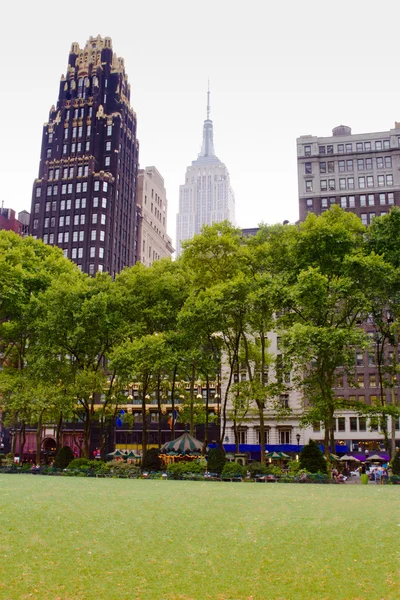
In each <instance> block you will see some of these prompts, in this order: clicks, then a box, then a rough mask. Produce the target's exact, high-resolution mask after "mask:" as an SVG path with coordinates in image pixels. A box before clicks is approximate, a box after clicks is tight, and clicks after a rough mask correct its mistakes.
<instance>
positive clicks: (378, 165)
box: [376, 156, 383, 169]
mask: <svg viewBox="0 0 400 600" xmlns="http://www.w3.org/2000/svg"><path fill="white" fill-rule="evenodd" d="M376 168H377V169H383V158H382V156H378V158H377V159H376Z"/></svg>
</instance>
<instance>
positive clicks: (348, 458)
mask: <svg viewBox="0 0 400 600" xmlns="http://www.w3.org/2000/svg"><path fill="white" fill-rule="evenodd" d="M340 460H354V461H355V462H361V461H360V460H358V458H356V457H355V456H348V455H347V454H345V455H344V456H342V458H341V459H340Z"/></svg>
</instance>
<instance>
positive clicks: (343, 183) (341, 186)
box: [339, 178, 346, 190]
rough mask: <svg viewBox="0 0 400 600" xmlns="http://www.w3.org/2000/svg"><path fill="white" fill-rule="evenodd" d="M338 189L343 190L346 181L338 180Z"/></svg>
mask: <svg viewBox="0 0 400 600" xmlns="http://www.w3.org/2000/svg"><path fill="white" fill-rule="evenodd" d="M339 189H340V190H345V189H346V180H345V179H344V178H343V179H339Z"/></svg>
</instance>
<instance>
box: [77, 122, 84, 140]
mask: <svg viewBox="0 0 400 600" xmlns="http://www.w3.org/2000/svg"><path fill="white" fill-rule="evenodd" d="M82 133H83V127H82V125H80V126H79V127H78V137H79V138H81V137H82Z"/></svg>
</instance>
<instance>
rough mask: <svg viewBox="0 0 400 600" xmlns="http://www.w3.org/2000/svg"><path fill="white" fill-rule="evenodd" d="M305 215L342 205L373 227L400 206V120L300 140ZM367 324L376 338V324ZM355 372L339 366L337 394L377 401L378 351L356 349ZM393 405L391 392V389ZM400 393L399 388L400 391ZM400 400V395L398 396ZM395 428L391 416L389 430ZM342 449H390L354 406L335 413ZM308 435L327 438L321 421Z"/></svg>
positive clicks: (375, 426) (375, 425)
mask: <svg viewBox="0 0 400 600" xmlns="http://www.w3.org/2000/svg"><path fill="white" fill-rule="evenodd" d="M297 166H298V192H299V213H300V220H301V221H303V220H304V219H305V218H306V217H307V215H308V213H310V212H312V213H315V214H317V215H320V214H322V213H323V212H325V211H326V210H328V209H329V208H330V207H331V206H332V205H334V204H338V205H339V206H340V207H341V208H343V209H344V210H346V211H349V212H353V213H354V214H356V215H357V216H358V217H360V219H361V221H362V223H363V224H364V225H369V224H370V223H371V221H372V219H373V218H374V217H376V216H383V215H385V214H386V213H387V212H389V211H390V209H391V207H392V206H394V205H397V206H399V205H400V123H395V127H394V129H390V130H389V131H384V132H377V133H362V134H354V135H353V134H352V132H351V129H350V127H347V126H344V125H340V126H338V127H335V128H334V129H333V131H332V136H329V137H317V136H311V135H307V136H301V137H300V138H298V139H297ZM364 327H365V329H366V331H367V333H368V335H370V336H371V341H372V342H373V340H374V327H373V323H372V322H367V323H365V324H364ZM354 358H355V374H354V378H353V377H349V376H348V375H347V374H346V373H344V372H342V370H340V369H339V370H338V373H337V381H336V387H335V392H336V395H337V396H338V397H339V398H343V399H344V400H349V401H355V400H357V401H359V402H362V403H365V404H367V405H374V404H376V403H377V399H378V398H379V397H380V387H379V386H380V382H379V375H378V368H377V363H376V349H375V348H374V345H373V344H372V346H371V348H370V350H369V351H366V352H361V351H360V352H355V357H354ZM385 395H387V399H386V401H387V402H388V403H390V401H391V400H390V390H385ZM397 395H398V392H397ZM397 402H399V398H398V397H397ZM393 425H394V428H395V431H396V439H397V442H396V444H397V445H398V446H400V431H399V421H398V419H397V420H395V423H393ZM391 427H392V423H391V419H390V418H389V419H388V430H389V432H390V430H391ZM335 431H336V434H335V436H336V441H337V450H340V448H343V449H344V451H345V452H354V453H361V454H360V455H359V456H361V457H362V456H365V452H367V454H368V453H370V452H371V453H373V452H374V451H375V452H376V451H379V450H383V449H384V443H383V433H382V430H381V428H380V424H379V422H378V420H377V419H374V418H372V419H368V418H365V417H361V416H359V415H358V414H356V413H354V412H353V411H351V410H342V411H339V412H338V413H337V414H336V415H335ZM306 437H307V439H309V438H313V439H316V440H318V441H321V443H322V441H323V437H324V432H323V431H322V430H321V429H320V427H319V425H316V426H315V427H314V428H313V429H311V428H310V429H309V430H307V432H306Z"/></svg>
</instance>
